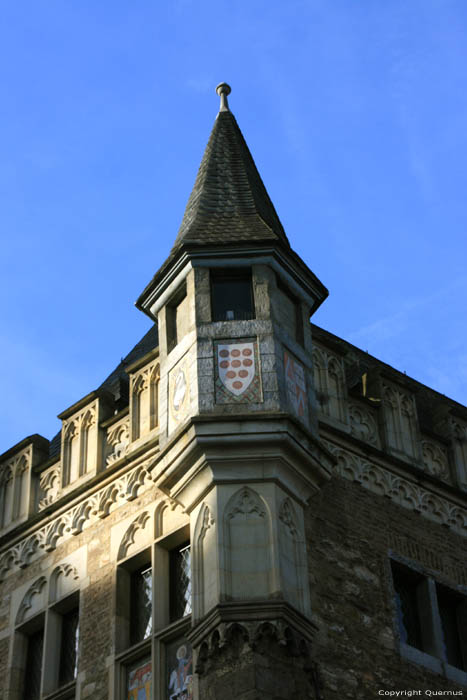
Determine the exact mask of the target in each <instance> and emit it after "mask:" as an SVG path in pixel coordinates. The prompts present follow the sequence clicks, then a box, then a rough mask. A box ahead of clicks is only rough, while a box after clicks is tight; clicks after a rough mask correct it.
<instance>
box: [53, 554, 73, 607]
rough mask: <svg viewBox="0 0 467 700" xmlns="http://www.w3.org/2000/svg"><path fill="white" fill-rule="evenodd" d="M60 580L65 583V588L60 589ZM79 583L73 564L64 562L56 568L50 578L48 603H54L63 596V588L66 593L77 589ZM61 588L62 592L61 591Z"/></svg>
mask: <svg viewBox="0 0 467 700" xmlns="http://www.w3.org/2000/svg"><path fill="white" fill-rule="evenodd" d="M61 579H63V580H64V581H66V584H65V586H63V587H61V585H60V584H61ZM78 581H79V574H78V570H77V568H76V567H75V566H73V564H70V563H69V562H65V563H64V564H60V565H59V566H57V567H56V568H55V569H54V570H53V571H52V574H51V576H50V583H49V603H54V602H55V601H56V600H58V599H59V598H60V597H61V594H62V595H63V592H64V591H63V588H64V589H65V591H66V592H70V590H72V589H74V588H76V587H77V585H78V584H77V582H78ZM61 588H62V590H61Z"/></svg>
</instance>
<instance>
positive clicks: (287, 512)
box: [279, 498, 298, 537]
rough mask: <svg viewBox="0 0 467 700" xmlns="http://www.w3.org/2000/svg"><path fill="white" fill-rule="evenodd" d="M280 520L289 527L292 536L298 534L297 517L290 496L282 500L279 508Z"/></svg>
mask: <svg viewBox="0 0 467 700" xmlns="http://www.w3.org/2000/svg"><path fill="white" fill-rule="evenodd" d="M279 520H281V521H282V522H283V523H284V525H285V526H286V527H287V528H288V530H289V532H290V534H291V536H292V537H296V536H297V535H298V527H297V519H296V517H295V512H294V509H293V505H292V502H291V500H290V498H285V499H284V500H283V501H282V504H281V507H280V509H279Z"/></svg>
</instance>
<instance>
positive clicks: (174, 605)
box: [169, 543, 191, 622]
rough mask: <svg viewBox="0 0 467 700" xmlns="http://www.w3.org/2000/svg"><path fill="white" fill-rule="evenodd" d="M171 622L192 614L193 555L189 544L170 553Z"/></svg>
mask: <svg viewBox="0 0 467 700" xmlns="http://www.w3.org/2000/svg"><path fill="white" fill-rule="evenodd" d="M169 556H170V573H169V587H170V621H171V622H173V621H174V620H178V619H179V618H181V617H185V615H189V614H190V613H191V553H190V545H189V543H185V544H183V545H182V546H181V547H177V548H176V549H172V550H171V552H170V555H169Z"/></svg>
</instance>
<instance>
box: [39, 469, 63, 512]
mask: <svg viewBox="0 0 467 700" xmlns="http://www.w3.org/2000/svg"><path fill="white" fill-rule="evenodd" d="M39 486H40V498H39V502H38V510H43V509H44V508H47V506H50V505H51V504H52V503H55V501H56V500H57V499H58V498H59V496H60V464H57V465H54V466H53V467H50V469H46V470H45V471H44V472H42V474H41V475H40V480H39Z"/></svg>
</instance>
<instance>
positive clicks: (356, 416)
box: [349, 403, 380, 447]
mask: <svg viewBox="0 0 467 700" xmlns="http://www.w3.org/2000/svg"><path fill="white" fill-rule="evenodd" d="M349 418H350V432H351V434H352V435H354V436H355V437H356V438H358V439H359V440H364V441H365V442H368V443H369V444H370V445H374V446H375V447H379V446H380V445H379V436H378V424H377V422H376V419H375V417H374V416H373V414H372V412H371V411H370V410H369V409H368V408H366V407H365V406H362V405H360V404H355V403H350V404H349Z"/></svg>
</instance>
